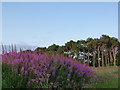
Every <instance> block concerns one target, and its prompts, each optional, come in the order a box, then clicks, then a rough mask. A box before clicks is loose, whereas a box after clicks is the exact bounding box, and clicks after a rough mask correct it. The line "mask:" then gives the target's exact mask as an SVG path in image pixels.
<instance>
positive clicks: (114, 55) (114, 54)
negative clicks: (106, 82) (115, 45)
mask: <svg viewBox="0 0 120 90" xmlns="http://www.w3.org/2000/svg"><path fill="white" fill-rule="evenodd" d="M113 57H114V66H116V53H115V49H113Z"/></svg>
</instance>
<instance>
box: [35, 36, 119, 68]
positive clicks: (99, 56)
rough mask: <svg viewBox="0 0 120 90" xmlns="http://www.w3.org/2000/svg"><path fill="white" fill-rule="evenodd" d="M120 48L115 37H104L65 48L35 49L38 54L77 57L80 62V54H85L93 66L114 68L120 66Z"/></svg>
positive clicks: (67, 44)
mask: <svg viewBox="0 0 120 90" xmlns="http://www.w3.org/2000/svg"><path fill="white" fill-rule="evenodd" d="M119 46H120V42H119V41H118V39H117V38H115V37H109V36H108V35H102V36H101V37H100V38H87V39H86V40H78V41H73V40H70V41H69V42H67V43H65V45H63V46H59V45H56V44H53V45H51V46H49V47H48V48H46V47H38V48H36V49H35V51H37V52H38V53H56V54H62V55H64V56H67V57H72V58H73V57H74V56H76V57H75V59H76V60H79V57H80V52H81V53H83V54H82V55H83V60H82V59H81V60H79V61H83V63H84V61H85V60H86V59H87V60H91V61H92V63H90V65H91V66H94V67H96V66H98V67H101V66H102V67H104V66H112V65H114V66H115V65H120V60H118V59H119V57H118V56H119V55H120V53H118V52H119Z"/></svg>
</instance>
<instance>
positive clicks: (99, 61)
mask: <svg viewBox="0 0 120 90" xmlns="http://www.w3.org/2000/svg"><path fill="white" fill-rule="evenodd" d="M98 67H100V50H99V47H98Z"/></svg>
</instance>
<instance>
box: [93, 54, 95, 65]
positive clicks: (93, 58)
mask: <svg viewBox="0 0 120 90" xmlns="http://www.w3.org/2000/svg"><path fill="white" fill-rule="evenodd" d="M93 67H95V52H94V53H93Z"/></svg>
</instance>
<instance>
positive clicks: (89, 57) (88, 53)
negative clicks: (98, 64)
mask: <svg viewBox="0 0 120 90" xmlns="http://www.w3.org/2000/svg"><path fill="white" fill-rule="evenodd" d="M89 59H90V51H89V50H88V60H89ZM88 66H89V63H88Z"/></svg>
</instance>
